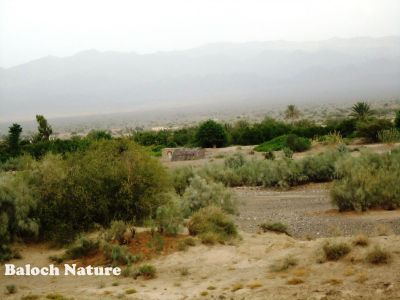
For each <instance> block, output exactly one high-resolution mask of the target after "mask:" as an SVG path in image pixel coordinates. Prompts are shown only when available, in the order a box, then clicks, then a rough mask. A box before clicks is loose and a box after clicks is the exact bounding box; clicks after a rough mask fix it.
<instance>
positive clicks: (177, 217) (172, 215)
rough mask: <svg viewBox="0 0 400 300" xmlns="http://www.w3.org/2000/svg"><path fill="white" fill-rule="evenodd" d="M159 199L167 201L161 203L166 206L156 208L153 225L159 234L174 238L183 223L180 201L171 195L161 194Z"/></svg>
mask: <svg viewBox="0 0 400 300" xmlns="http://www.w3.org/2000/svg"><path fill="white" fill-rule="evenodd" d="M160 197H166V198H168V199H167V200H165V201H163V202H165V203H167V204H165V205H161V206H159V207H158V208H157V210H156V217H155V220H154V221H155V225H156V227H157V228H158V231H159V232H160V233H162V234H167V235H172V236H175V235H177V234H178V233H179V232H180V230H181V224H182V221H183V215H182V205H181V202H180V199H178V198H177V197H176V195H175V194H172V193H168V194H163V195H160Z"/></svg>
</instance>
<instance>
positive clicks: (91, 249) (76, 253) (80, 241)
mask: <svg viewBox="0 0 400 300" xmlns="http://www.w3.org/2000/svg"><path fill="white" fill-rule="evenodd" d="M98 250H99V242H98V241H93V240H91V239H89V238H87V237H85V236H80V237H78V238H77V239H76V240H75V242H74V243H73V244H72V245H70V246H69V247H68V249H67V251H66V252H65V255H66V257H67V258H69V259H77V258H81V257H85V256H88V255H91V254H94V253H96V252H97V251H98Z"/></svg>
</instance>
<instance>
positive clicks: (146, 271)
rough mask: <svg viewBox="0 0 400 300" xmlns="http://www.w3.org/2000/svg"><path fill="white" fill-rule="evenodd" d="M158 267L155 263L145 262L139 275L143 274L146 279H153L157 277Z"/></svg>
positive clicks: (140, 268)
mask: <svg viewBox="0 0 400 300" xmlns="http://www.w3.org/2000/svg"><path fill="white" fill-rule="evenodd" d="M156 272H157V269H156V268H155V267H154V266H153V265H149V264H144V265H141V266H140V267H139V269H138V275H139V276H143V277H144V278H145V279H152V278H155V277H156Z"/></svg>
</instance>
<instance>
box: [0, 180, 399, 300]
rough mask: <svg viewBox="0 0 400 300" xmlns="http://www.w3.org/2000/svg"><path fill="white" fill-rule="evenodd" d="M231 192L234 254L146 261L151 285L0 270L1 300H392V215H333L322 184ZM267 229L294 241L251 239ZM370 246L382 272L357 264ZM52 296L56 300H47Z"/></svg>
mask: <svg viewBox="0 0 400 300" xmlns="http://www.w3.org/2000/svg"><path fill="white" fill-rule="evenodd" d="M235 191H236V192H237V194H238V196H239V198H240V199H241V202H242V204H241V213H240V216H238V217H237V218H236V222H237V224H238V225H239V228H240V229H241V237H242V239H241V240H239V241H237V242H234V243H233V244H228V245H215V246H205V245H201V244H198V245H197V246H194V247H190V248H189V249H188V250H187V251H179V252H174V253H172V254H168V255H161V256H159V257H157V258H153V259H152V260H150V261H149V263H151V264H152V265H154V266H155V267H156V268H157V277H156V278H155V279H151V280H144V279H141V278H139V279H133V278H124V277H122V276H120V277H115V276H110V277H90V276H82V277H72V276H68V277H64V276H59V277H44V276H30V277H6V276H4V266H0V299H6V300H11V299H26V300H27V299H59V300H61V299H69V298H71V297H72V298H74V299H143V300H153V299H154V300H156V299H157V300H158V299H171V300H176V299H182V300H183V299H299V300H300V299H328V300H329V299H371V300H372V299H374V300H375V299H400V272H399V270H400V250H399V249H400V235H396V234H399V222H400V212H399V211H372V212H368V213H364V214H355V213H348V214H347V213H346V214H340V215H339V214H338V213H337V212H336V211H334V210H332V206H331V205H330V203H329V192H328V190H327V186H326V184H322V185H320V184H315V185H308V186H303V187H297V188H294V189H291V190H289V191H275V190H266V189H258V188H236V189H235ZM266 221H280V222H283V223H286V224H288V226H289V231H290V232H291V233H292V234H293V236H294V237H289V236H286V235H284V234H276V233H259V232H258V230H257V225H258V224H260V223H262V222H266ZM382 224H384V225H385V226H383V225H382ZM380 227H381V228H380ZM359 232H363V233H365V234H368V235H369V236H370V237H369V245H368V246H367V247H360V246H352V250H351V252H350V253H349V254H348V255H347V256H345V257H344V258H342V259H341V260H339V261H335V262H330V261H328V262H321V257H322V256H323V255H322V247H323V245H324V243H326V242H327V241H335V242H338V241H344V242H347V243H348V244H350V245H351V244H352V241H353V239H354V236H343V235H354V234H357V233H359ZM336 235H337V236H336ZM306 239H308V240H306ZM376 245H379V246H380V247H381V248H382V249H385V250H387V251H389V252H390V253H391V255H392V259H391V261H390V263H389V264H382V265H372V264H370V263H368V262H367V261H366V260H365V257H366V254H367V252H368V251H370V250H371V249H374V247H375V246H376ZM21 250H22V251H21V254H22V256H23V258H22V259H21V260H13V261H12V263H15V264H16V265H25V264H28V263H30V264H34V265H35V266H48V265H49V264H50V263H51V262H50V261H49V259H48V257H49V256H50V255H59V254H61V253H62V250H54V249H49V248H48V247H46V246H45V245H30V246H22V249H21ZM288 257H291V258H293V259H294V260H296V261H297V265H295V266H291V267H290V266H289V267H288V269H286V270H282V271H272V270H271V265H274V264H275V265H276V264H277V262H280V261H282V260H284V259H286V258H288ZM69 263H73V262H69ZM11 284H14V285H15V286H16V287H17V292H16V293H15V294H11V295H6V294H5V290H6V286H7V285H11ZM51 293H53V295H52V296H54V293H56V294H59V295H63V296H64V297H65V298H46V297H47V296H49V297H51V295H50V294H51ZM26 296H31V297H30V298H29V297H26ZM34 296H37V297H36V298H35V297H34ZM24 297H26V298H24Z"/></svg>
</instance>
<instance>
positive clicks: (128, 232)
mask: <svg viewBox="0 0 400 300" xmlns="http://www.w3.org/2000/svg"><path fill="white" fill-rule="evenodd" d="M134 236H135V228H134V227H133V226H132V225H130V224H128V223H127V222H124V221H121V220H116V221H112V222H111V225H110V228H109V229H107V230H106V231H105V232H104V233H103V234H102V237H103V239H104V240H105V241H107V242H111V241H117V242H118V243H119V244H121V245H122V244H129V242H130V241H131V239H132V238H133V237H134Z"/></svg>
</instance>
